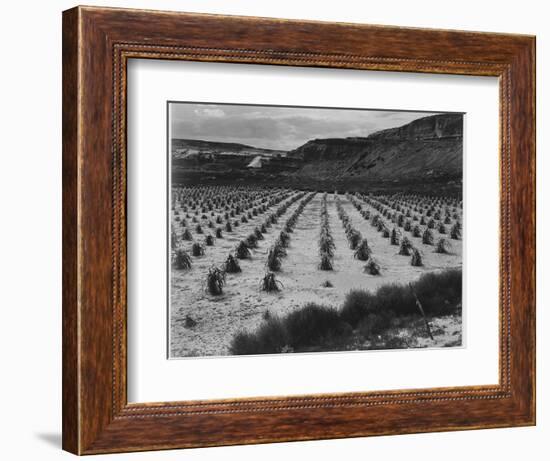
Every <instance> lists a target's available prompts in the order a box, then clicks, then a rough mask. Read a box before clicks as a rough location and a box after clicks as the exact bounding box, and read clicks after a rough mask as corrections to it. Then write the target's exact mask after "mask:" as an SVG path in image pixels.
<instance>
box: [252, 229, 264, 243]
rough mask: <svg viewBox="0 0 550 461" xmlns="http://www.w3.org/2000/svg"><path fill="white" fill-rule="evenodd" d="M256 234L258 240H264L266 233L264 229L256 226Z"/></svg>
mask: <svg viewBox="0 0 550 461" xmlns="http://www.w3.org/2000/svg"><path fill="white" fill-rule="evenodd" d="M254 235H255V236H256V240H263V239H264V235H263V234H262V231H261V230H260V229H259V228H257V227H256V229H254Z"/></svg>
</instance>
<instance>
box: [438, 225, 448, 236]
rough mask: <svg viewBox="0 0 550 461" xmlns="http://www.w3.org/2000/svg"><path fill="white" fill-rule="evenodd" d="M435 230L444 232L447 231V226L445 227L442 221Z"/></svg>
mask: <svg viewBox="0 0 550 461" xmlns="http://www.w3.org/2000/svg"><path fill="white" fill-rule="evenodd" d="M437 230H438V231H439V233H440V234H446V233H447V228H446V227H445V224H443V223H440V224H439V227H438V228H437Z"/></svg>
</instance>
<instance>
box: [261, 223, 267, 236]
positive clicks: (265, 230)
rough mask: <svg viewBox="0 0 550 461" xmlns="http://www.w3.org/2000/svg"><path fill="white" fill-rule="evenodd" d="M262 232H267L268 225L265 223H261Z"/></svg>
mask: <svg viewBox="0 0 550 461" xmlns="http://www.w3.org/2000/svg"><path fill="white" fill-rule="evenodd" d="M260 232H261V233H262V234H265V233H266V232H267V227H266V225H265V224H262V225H261V227H260Z"/></svg>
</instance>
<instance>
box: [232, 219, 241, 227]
mask: <svg viewBox="0 0 550 461" xmlns="http://www.w3.org/2000/svg"><path fill="white" fill-rule="evenodd" d="M239 225H240V223H239V220H238V219H235V221H233V227H239Z"/></svg>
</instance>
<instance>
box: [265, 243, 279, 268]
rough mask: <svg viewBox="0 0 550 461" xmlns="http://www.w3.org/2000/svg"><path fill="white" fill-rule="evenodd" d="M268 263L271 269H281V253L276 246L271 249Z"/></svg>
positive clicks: (268, 254)
mask: <svg viewBox="0 0 550 461" xmlns="http://www.w3.org/2000/svg"><path fill="white" fill-rule="evenodd" d="M266 265H267V267H268V269H269V270H270V271H274V272H277V271H280V270H281V255H280V253H279V252H278V251H277V248H276V247H271V248H270V249H269V252H268V253H267V262H266Z"/></svg>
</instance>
